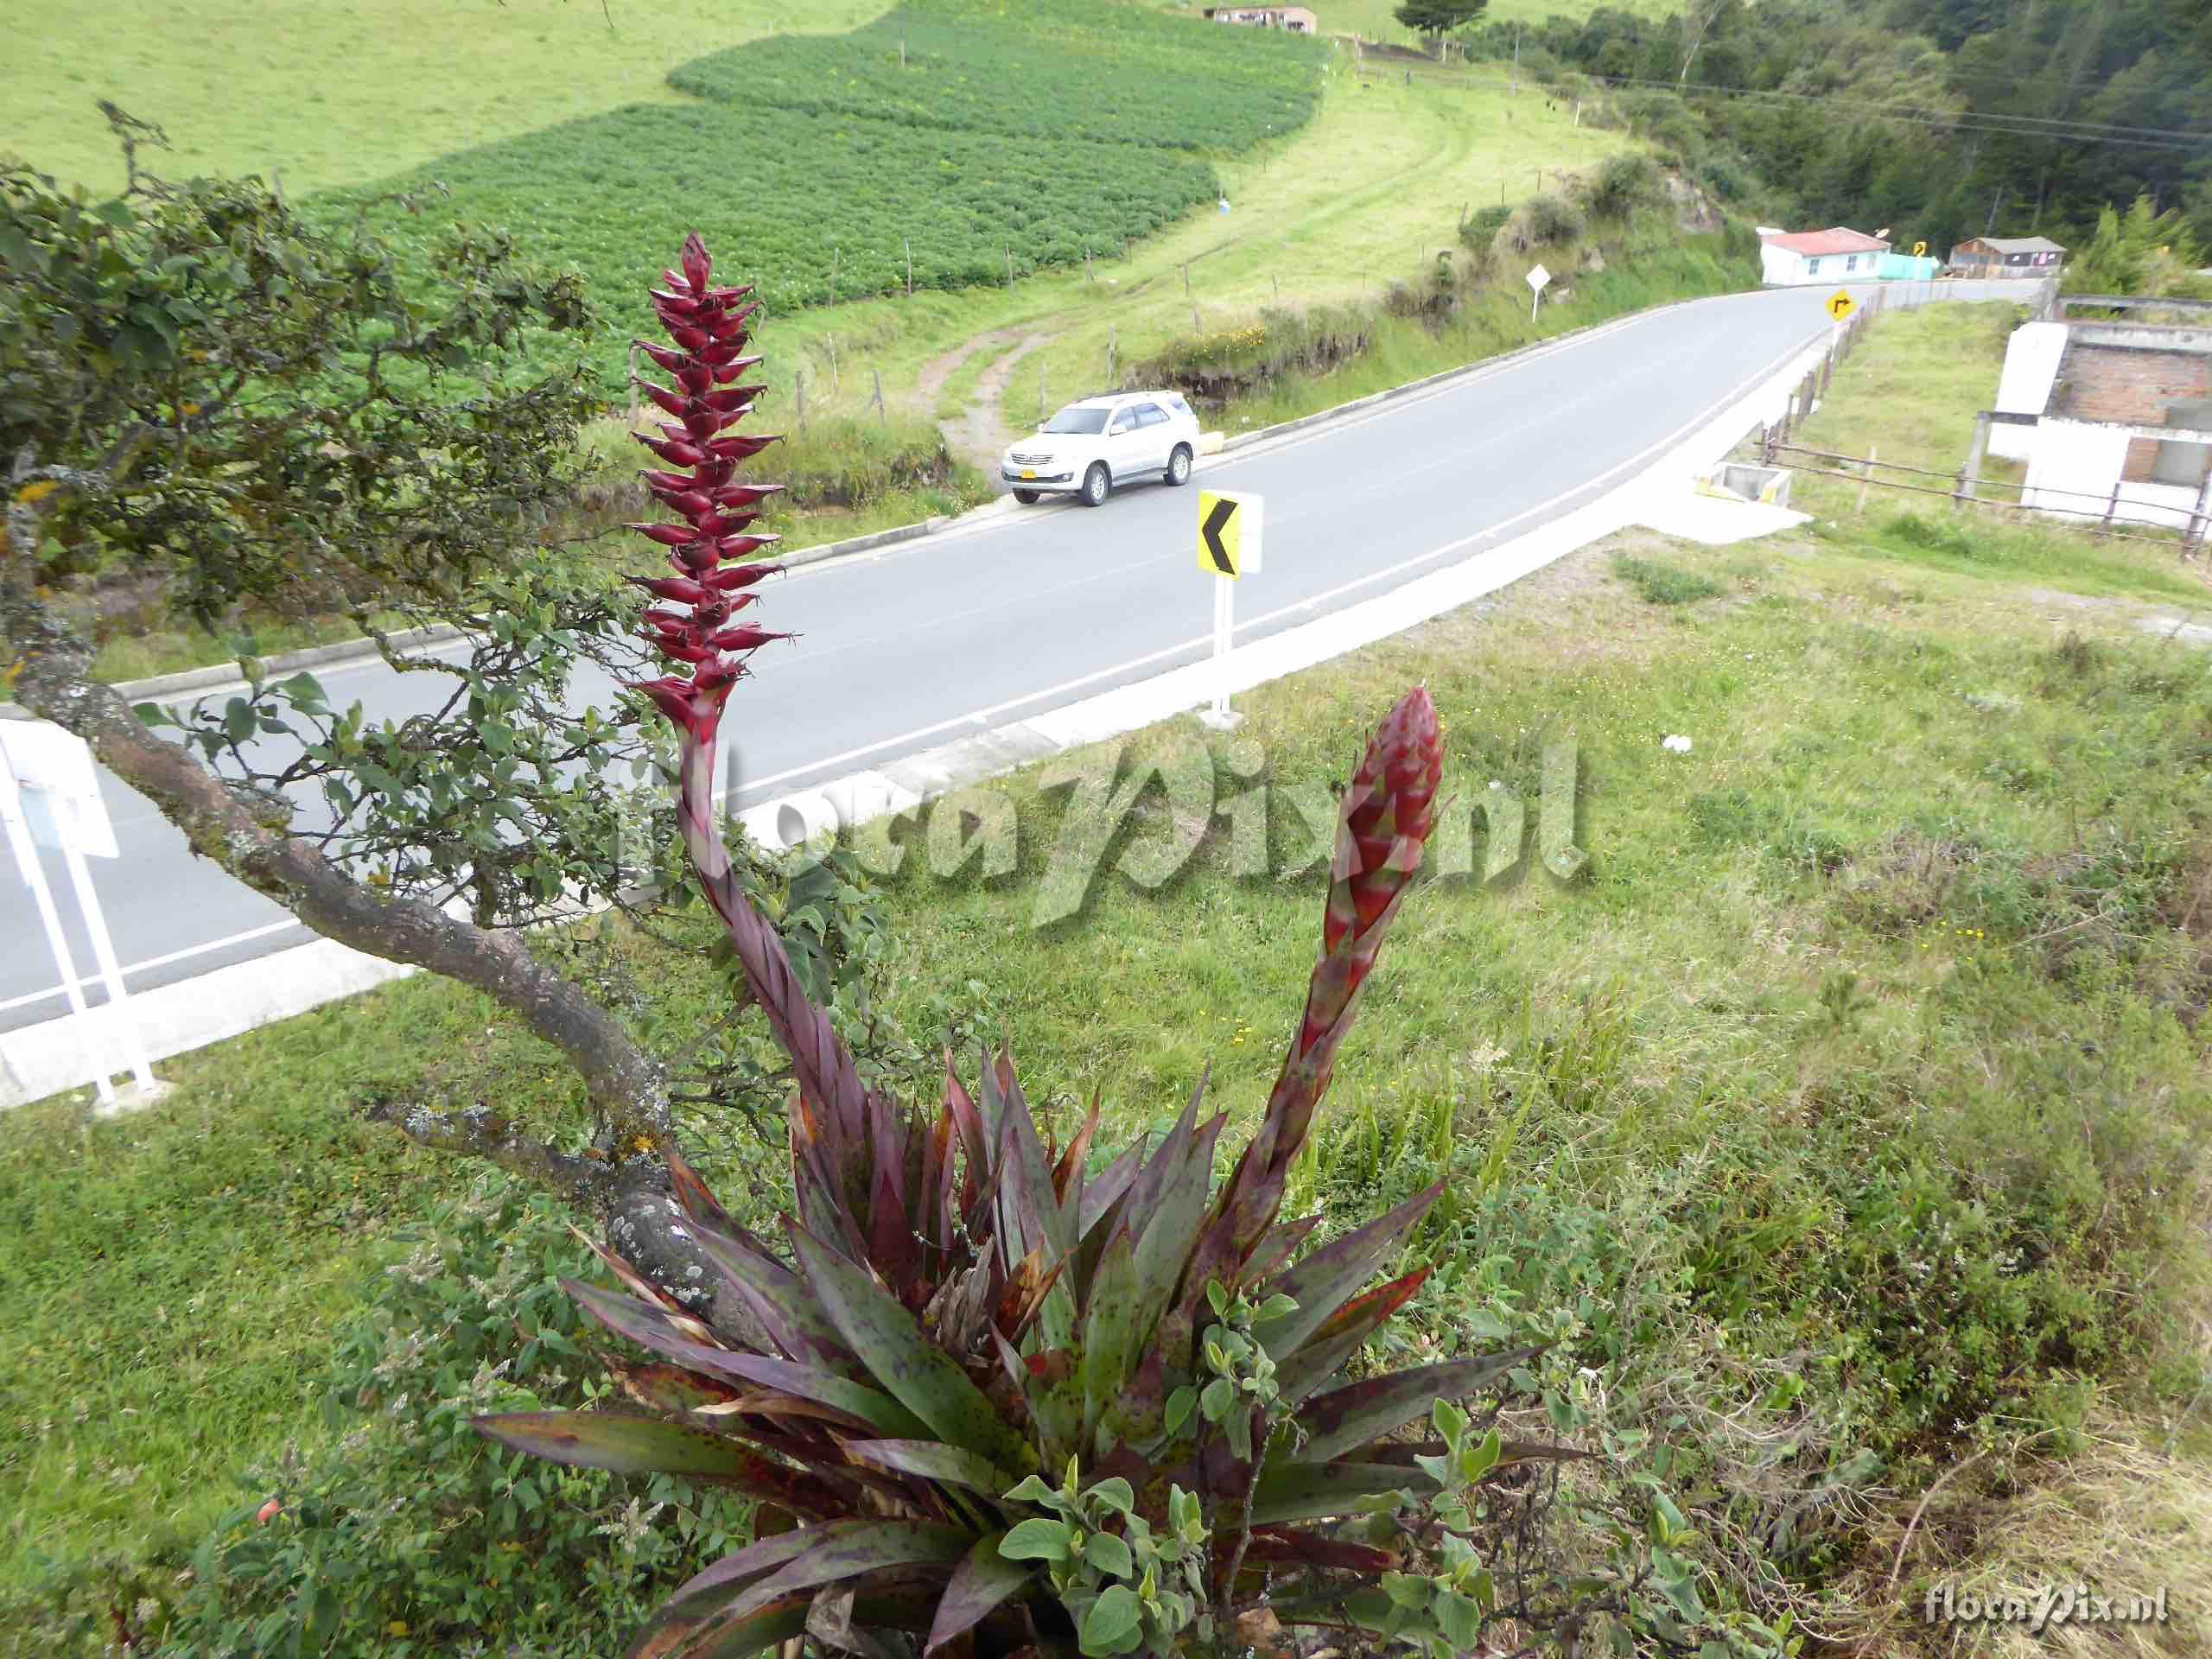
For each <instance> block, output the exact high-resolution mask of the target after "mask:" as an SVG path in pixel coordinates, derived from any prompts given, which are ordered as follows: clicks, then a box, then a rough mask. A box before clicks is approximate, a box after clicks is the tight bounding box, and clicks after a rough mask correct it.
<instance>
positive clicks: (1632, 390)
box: [0, 284, 2017, 1030]
mask: <svg viewBox="0 0 2212 1659" xmlns="http://www.w3.org/2000/svg"><path fill="white" fill-rule="evenodd" d="M1949 286H1950V285H1946V287H1947V288H1948V287H1949ZM1981 286H1982V285H1979V284H1974V285H1969V284H1958V285H1956V289H1955V291H1957V292H1958V294H1959V296H1960V297H1961V298H1965V297H1971V296H1972V295H1971V293H1970V291H1969V290H1971V289H1978V288H1980V287H1981ZM2004 286H2005V285H2003V284H1996V285H1994V287H1995V288H1996V289H1999V290H2002V289H2004ZM2016 286H2017V285H2016ZM1830 291H1831V290H1829V289H1826V288H1821V289H1796V290H1788V291H1782V292H1774V293H1755V294H1745V295H1738V296H1729V297H1727V298H1724V299H1718V300H1712V301H1706V302H1700V303H1698V304H1695V305H1693V306H1689V307H1686V308H1677V309H1674V310H1670V311H1668V312H1665V313H1662V314H1660V315H1651V316H1646V317H1643V318H1638V319H1637V320H1635V321H1631V322H1630V323H1627V324H1625V325H1624V326H1621V327H1615V328H1613V329H1611V330H1608V331H1605V332H1603V333H1600V334H1596V335H1595V336H1594V337H1591V338H1587V339H1583V340H1574V341H1570V342H1566V343H1563V344H1561V345H1560V346H1556V347H1554V348H1552V349H1550V350H1548V351H1547V352H1544V353H1541V354H1536V355H1533V356H1531V357H1529V358H1526V359H1521V360H1518V361H1516V362H1513V363H1510V364H1505V365H1500V366H1498V367H1497V368H1496V369H1495V370H1493V371H1491V372H1485V373H1483V374H1480V375H1478V376H1475V377H1473V378H1470V379H1468V380H1465V381H1463V382H1460V383H1459V384H1456V385H1452V386H1450V387H1447V388H1445V389H1442V390H1440V391H1431V392H1427V393H1424V394H1420V395H1416V396H1414V397H1408V398H1405V399H1402V400H1400V401H1397V402H1394V403H1391V404H1385V405H1383V406H1382V407H1381V408H1379V409H1377V410H1373V411H1370V412H1369V413H1366V414H1364V415H1362V416H1356V417H1351V418H1349V419H1346V420H1344V421H1342V422H1335V423H1327V424H1325V425H1322V426H1319V427H1317V428H1314V429H1309V430H1307V431H1304V432H1300V433H1297V434H1294V435H1289V436H1287V437H1286V438H1284V439H1282V440H1280V441H1278V442H1270V443H1268V444H1266V445H1262V446H1258V447H1255V449H1254V450H1252V451H1250V452H1239V453H1236V454H1230V455H1226V456H1223V457H1220V458H1218V459H1217V461H1214V462H1212V463H1211V464H1209V465H1208V467H1206V469H1205V474H1204V478H1205V482H1206V483H1207V484H1210V485H1213V486H1217V487H1220V488H1225V489H1236V490H1249V491H1255V492H1257V493H1260V494H1261V495H1262V496H1263V497H1265V499H1266V502H1267V519H1268V523H1267V566H1266V570H1265V572H1264V574H1263V575H1258V576H1255V577H1253V578H1251V579H1249V580H1248V581H1247V582H1245V583H1244V584H1243V589H1242V591H1241V592H1240V593H1239V594H1238V604H1239V610H1240V615H1239V617H1238V620H1237V628H1236V636H1237V639H1239V640H1240V641H1248V640H1250V639H1255V638H1259V637H1262V636H1264V635H1265V634H1267V633H1269V632H1273V631H1274V630H1276V629H1278V628H1281V627H1285V626H1291V625H1293V624H1295V623H1298V622H1301V621H1306V620H1311V619H1312V618H1313V616H1315V615H1317V614H1322V613H1325V612H1326V611H1327V610H1329V609H1330V608H1331V607H1335V606H1338V605H1344V604H1349V603H1353V602H1356V601H1359V600H1362V599H1366V598H1370V597H1372V596H1373V595H1374V594H1376V593H1378V592H1382V591H1385V590H1387V588H1389V587H1390V586H1391V585H1392V584H1394V583H1396V582H1402V581H1405V580H1407V579H1408V578H1410V577H1413V576H1417V575H1425V574H1427V572H1429V571H1431V570H1434V569H1439V568H1441V567H1443V566H1445V565H1447V564H1450V563H1456V562H1457V561H1459V559H1462V558H1466V557H1471V556H1479V554H1480V550H1482V549H1483V548H1484V547H1485V546H1492V545H1496V544H1497V543H1498V542H1500V541H1502V540H1503V539H1505V538H1506V537H1510V536H1511V535H1513V534H1516V533H1518V532H1520V531H1525V530H1528V529H1531V528H1534V527H1535V525H1537V524H1541V523H1543V522H1544V521H1545V520H1546V519H1548V518H1553V517H1556V516H1557V515H1559V514H1560V513H1562V512H1567V511H1568V510H1570V509H1572V508H1573V507H1575V506H1578V505H1581V504H1582V503H1584V502H1585V501H1587V500H1589V499H1593V498H1594V497H1595V496H1596V495H1598V494H1599V493H1602V492H1603V491H1604V490H1605V489H1607V488H1610V487H1612V486H1615V485H1618V483H1620V482H1622V481H1624V480H1625V479H1627V478H1629V477H1630V476H1632V475H1633V474H1634V473H1635V472H1636V471H1637V470H1638V469H1639V468H1640V467H1643V466H1644V465H1647V464H1649V461H1651V460H1653V459H1654V458H1655V457H1656V454H1658V453H1659V452H1660V451H1661V450H1662V449H1663V448H1665V446H1666V445H1667V444H1668V443H1669V442H1670V441H1671V440H1674V439H1675V438H1677V437H1679V436H1681V435H1685V434H1686V433H1687V431H1688V429H1691V428H1693V427H1694V426H1695V425H1696V424H1698V423H1700V421H1701V420H1703V419H1705V418H1707V417H1708V416H1712V415H1713V414H1714V413H1717V412H1718V410H1719V409H1720V408H1722V407H1724V406H1725V405H1726V404H1727V403H1728V402H1730V401H1731V400H1732V398H1733V397H1737V396H1740V395H1742V394H1743V393H1745V391H1748V390H1750V385H1751V383H1752V382H1755V381H1756V380H1758V378H1762V377H1763V376H1764V375H1765V374H1766V373H1768V372H1770V371H1771V370H1773V369H1774V368H1776V367H1777V366H1778V365H1779V364H1780V362H1781V360H1782V359H1785V358H1786V357H1787V356H1788V355H1789V354H1790V353H1792V352H1794V351H1796V350H1798V349H1801V348H1802V347H1803V346H1805V345H1807V344H1808V342H1809V341H1810V340H1813V339H1814V338H1815V336H1816V335H1817V334H1818V333H1819V332H1820V330H1821V328H1822V327H1826V326H1827V318H1826V316H1825V315H1824V314H1823V312H1822V310H1821V305H1822V302H1823V301H1824V300H1825V299H1826V298H1827V295H1828V293H1829V292H1830ZM1858 291H1859V293H1860V294H1861V296H1862V297H1863V296H1864V295H1865V293H1866V291H1867V290H1866V289H1859V290H1858ZM1195 510H1196V501H1195V498H1194V495H1193V493H1192V492H1191V491H1189V490H1173V489H1168V488H1166V487H1164V486H1160V485H1157V484H1147V485H1143V486H1137V487H1135V488H1132V489H1129V490H1128V491H1127V492H1125V493H1118V494H1116V496H1115V498H1114V499H1112V500H1110V501H1109V503H1108V504H1107V505H1106V506H1105V507H1104V508H1103V509H1102V510H1099V511H1096V512H1091V511H1088V510H1086V509H1084V508H1082V507H1079V506H1075V505H1067V504H1062V505H1043V506H1039V507H1035V508H1031V509H1025V510H1020V511H1016V512H1010V513H1008V514H1007V515H1006V516H1005V517H1003V518H998V519H995V520H991V521H987V522H984V523H982V524H975V525H971V526H968V527H965V528H962V529H959V530H956V531H950V532H947V533H945V534H944V535H940V536H937V537H929V538H927V539H925V540H921V541H917V542H910V543H902V544H900V545H899V546H897V547H894V548H889V549H886V550H884V551H883V552H882V553H880V554H879V555H873V556H862V557H859V558H854V559H846V560H836V561H832V562H829V563H825V564H823V565H821V566H817V567H812V568H805V569H799V570H797V571H794V572H793V573H792V574H791V575H790V576H789V577H787V578H785V580H783V581H782V582H778V583H776V584H774V585H773V586H772V587H771V588H769V589H767V590H766V594H765V595H764V601H763V604H762V606H761V607H760V608H761V613H762V620H763V621H764V622H765V623H766V624H767V625H768V626H773V627H779V628H791V629H797V630H798V631H799V632H801V634H802V635H803V636H804V637H803V638H802V639H799V640H798V641H797V642H796V643H795V644H793V645H787V646H779V647H775V648H772V649H771V650H770V651H768V652H763V653H762V654H761V656H760V658H758V659H757V661H756V667H757V668H758V669H759V671H760V677H759V678H757V679H755V680H753V681H751V682H749V683H747V684H746V685H745V686H744V687H742V688H741V689H740V690H739V693H738V695H737V697H736V698H735V700H734V702H733V704H732V715H731V717H730V719H729V720H728V721H727V725H728V728H730V731H731V734H732V738H733V741H734V742H735V743H736V745H737V746H738V750H739V760H740V763H741V781H742V788H741V792H740V796H739V804H741V805H745V804H751V803H752V802H753V801H755V800H759V799H763V798H768V797H771V796H773V795H777V794H780V793H784V792H786V791H790V790H793V789H797V788H800V787H803V786H804V785H808V784H810V783H813V782H818V781H826V780H827V779H830V778H833V777H836V776H838V775H840V774H841V773H843V772H850V771H854V770H856V769H858V768H860V767H862V766H880V765H882V764H884V763H887V762H888V761H892V760H897V759H899V758H900V757H901V756H902V755H904V754H908V753H914V752H916V751H918V750H920V749H924V748H926V747H931V746H932V745H934V744H937V743H941V742H944V741H949V740H950V739H951V738H953V737H957V736H959V735H962V734H964V733H967V732H973V731H977V730H981V729H983V728H986V727H987V726H989V725H994V724H999V723H1003V722H1005V721H1012V720H1019V719H1023V718H1027V717H1029V716H1031V715H1037V714H1039V713H1041V712H1043V711H1044V710H1046V709H1051V708H1053V707H1055V706H1057V705H1059V704H1062V703H1065V702H1072V701H1074V700H1076V699H1077V698H1078V697H1082V696H1091V695H1095V694H1096V693H1097V692H1100V691H1103V690H1110V689H1111V688H1112V687H1114V686H1116V685H1118V684H1122V683H1128V682H1129V681H1132V680H1135V679H1139V678H1141V677H1146V676H1147V675H1149V674H1153V673H1157V672H1159V671H1161V670H1163V669H1165V668H1168V667H1173V666H1175V665H1178V664H1182V663H1186V662H1190V661H1192V660H1195V659H1196V658H1198V657H1200V656H1202V655H1203V654H1204V653H1205V651H1206V650H1207V649H1208V647H1209V645H1210V643H1211V632H1210V631H1211V594H1209V593H1208V591H1207V588H1206V584H1205V582H1203V581H1202V580H1201V579H1200V577H1199V576H1198V573H1197V571H1196V570H1195V569H1194V567H1193V561H1194V558H1195V551H1194V547H1193V538H1194V529H1193V518H1194V514H1195ZM639 558H640V560H641V561H643V560H644V559H645V551H644V550H643V549H642V547H641V549H640V552H639ZM458 648H459V647H453V648H452V649H458ZM319 677H320V678H321V680H322V681H323V683H324V684H325V686H326V687H327V690H329V692H330V694H331V696H332V698H333V700H334V701H335V702H340V703H343V702H349V701H351V700H352V699H353V698H355V697H359V698H360V699H361V700H362V701H363V702H365V705H366V707H367V709H368V711H369V713H370V714H371V715H372V717H377V718H382V717H385V716H387V715H389V716H391V717H395V718H398V717H404V715H408V714H410V713H413V712H416V709H417V706H418V703H419V701H420V700H422V699H424V698H427V697H429V696H433V695H435V693H436V691H437V690H439V689H442V688H441V686H433V685H429V684H424V683H423V681H424V680H426V679H429V678H430V677H424V676H414V677H404V676H398V675H395V674H393V673H391V671H389V670H388V669H387V668H385V665H384V664H382V663H381V662H370V663H363V664H352V665H348V666H345V667H339V668H334V669H332V670H329V671H321V672H320V673H319ZM438 678H439V679H440V680H441V682H442V677H438ZM580 690H581V694H582V696H584V697H587V698H592V699H597V700H601V701H605V700H608V697H609V689H608V688H607V686H606V685H605V684H604V683H603V682H602V683H592V684H587V685H585V686H583V687H582V688H581V689H580ZM104 784H105V792H106V798H107V804H108V808H109V810H110V812H111V814H112V816H113V817H114V820H115V823H116V832H117V836H118V840H119V842H120V843H121V845H122V849H123V854H124V856H123V857H122V858H121V859H119V860H118V861H112V862H96V863H95V865H94V867H93V877H94V881H95V885H96V886H97V887H98V889H99V895H100V899H101V902H102V905H103V906H104V907H105V910H106V912H107V916H108V920H109V924H110V926H111V930H112V931H113V934H114V937H115V942H116V950H117V953H118V957H119V958H120V960H121V962H122V963H123V964H124V972H125V977H126V982H127V983H128V984H129V986H130V988H131V989H133V990H145V989H148V988H151V987H153V986H156V985H160V984H163V983H167V982H170V981H173V980H176V979H181V978H184V977H188V976H191V975H194V974H198V973H204V972H206V971H207V970H208V969H212V968H215V967H219V966H221V965H223V964H225V963H232V962H237V961H239V960H242V959H245V958H246V957H253V956H257V955H261V954H264V953H266V952H269V951H271V950H281V949H283V948H285V947H287V946H289V945H293V944H299V943H301V942H302V941H303V940H304V939H305V938H308V937H309V936H308V934H307V933H306V931H305V930H303V929H302V928H300V927H299V926H298V925H296V923H293V922H292V921H291V920H290V918H289V917H288V916H287V915H286V914H285V912H283V911H281V910H279V909H278V908H277V906H274V905H273V904H271V903H270V902H269V901H268V900H267V899H263V898H261V897H260V896H259V895H257V894H256V893H251V892H249V891H248V890H247V889H245V888H244V887H240V886H239V885H238V883H236V882H235V881H233V880H231V879H230V878H229V877H228V876H226V875H225V874H223V873H222V872H221V871H220V870H219V869H217V868H215V867H214V866H213V865H211V864H208V863H207V862H205V861H201V860H199V859H196V858H194V856H193V855H192V854H191V853H190V852H189V850H188V849H187V848H186V846H185V844H184V841H183V837H182V836H180V835H179V834H178V833H177V831H176V830H175V829H173V828H172V827H171V826H170V825H169V824H168V823H167V822H166V821H165V820H163V819H162V817H160V815H159V814H158V813H156V811H155V810H154V809H153V808H152V807H151V806H150V805H149V804H148V803H147V802H146V801H145V800H144V799H143V798H142V797H140V796H139V795H137V793H136V792H134V791H131V790H130V789H128V788H126V787H124V785H122V784H120V783H118V782H117V781H116V780H115V779H112V778H106V779H104ZM52 863H53V865H54V868H50V869H49V879H50V880H52V881H53V882H54V886H55V888H56V891H57V894H58V895H59V902H60V905H61V907H62V909H63V911H64V912H65V914H68V915H70V920H71V923H72V925H73V933H72V946H73V950H75V951H76V953H77V957H76V960H77V965H78V972H79V975H82V976H86V977H87V978H91V977H92V970H91V967H90V961H91V957H90V952H89V950H88V948H87V946H86V944H85V941H84V939H83V938H82V936H81V933H79V932H77V931H74V917H73V914H72V913H71V912H73V905H72V902H71V900H70V899H69V898H68V893H67V886H66V884H65V880H64V877H63V874H62V872H61V871H60V868H58V861H52ZM0 939H4V940H6V941H7V942H8V944H7V949H6V950H5V952H4V955H0V1030H5V1029H10V1028H13V1027H16V1026H19V1025H24V1024H29V1023H31V1022H33V1021H36V1020H45V1019H50V1018H52V1017H54V1016H55V1015H56V1014H62V1013H65V1012H66V1011H67V1009H66V1005H65V1003H64V1001H63V998H62V994H61V989H60V976H59V975H58V973H57V971H56V969H55V968H54V963H53V961H52V959H51V957H49V956H48V953H47V951H46V950H45V948H44V944H43V942H42V936H41V931H40V930H39V926H38V922H37V919H36V915H35V912H34V910H33V908H32V906H31V901H30V896H29V891H28V889H27V888H25V887H23V886H22V885H21V884H20V883H18V882H16V881H15V880H13V879H12V877H11V876H10V879H6V880H0ZM86 995H87V998H88V1000H89V1001H92V1002H95V1003H97V1002H99V1001H101V1000H102V993H101V992H100V990H99V987H98V985H97V983H96V982H95V983H94V984H92V985H90V986H88V987H87V992H86Z"/></svg>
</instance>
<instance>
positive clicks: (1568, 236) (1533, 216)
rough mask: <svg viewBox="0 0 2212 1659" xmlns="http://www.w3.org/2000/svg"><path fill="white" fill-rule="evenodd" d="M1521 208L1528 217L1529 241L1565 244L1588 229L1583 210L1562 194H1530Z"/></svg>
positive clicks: (1577, 238) (1537, 243)
mask: <svg viewBox="0 0 2212 1659" xmlns="http://www.w3.org/2000/svg"><path fill="white" fill-rule="evenodd" d="M1522 212H1523V213H1525V214H1527V216H1528V224H1529V240H1530V241H1531V242H1532V243H1535V244H1536V245H1541V246H1548V247H1566V246H1567V245H1569V244H1571V243H1573V242H1576V241H1579V240H1580V238H1581V236H1582V233H1583V232H1585V231H1586V230H1587V229H1588V228H1589V222H1588V221H1587V220H1586V219H1584V218H1583V216H1582V210H1581V209H1580V207H1576V206H1575V205H1574V204H1573V202H1571V201H1569V200H1567V198H1566V197H1565V196H1532V197H1530V198H1529V204H1528V206H1527V207H1525V208H1523V209H1522Z"/></svg>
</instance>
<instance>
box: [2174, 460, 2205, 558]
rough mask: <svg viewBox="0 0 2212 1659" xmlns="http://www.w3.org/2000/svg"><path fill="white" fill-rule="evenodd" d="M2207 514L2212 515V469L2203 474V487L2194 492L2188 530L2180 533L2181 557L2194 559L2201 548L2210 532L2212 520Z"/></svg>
mask: <svg viewBox="0 0 2212 1659" xmlns="http://www.w3.org/2000/svg"><path fill="white" fill-rule="evenodd" d="M2208 514H2212V469H2208V470H2207V471H2206V473H2205V474H2204V483H2203V486H2202V488H2200V489H2199V490H2198V491H2197V492H2196V506H2195V507H2194V508H2192V509H2191V510H2190V515H2189V528H2188V529H2187V530H2186V531H2183V533H2182V538H2181V556H2182V557H2183V558H2185V559H2188V558H2194V557H2196V554H2197V552H2198V550H2200V549H2202V547H2203V545H2204V539H2205V535H2206V532H2207V531H2212V518H2208V516H2207V515H2208Z"/></svg>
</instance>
